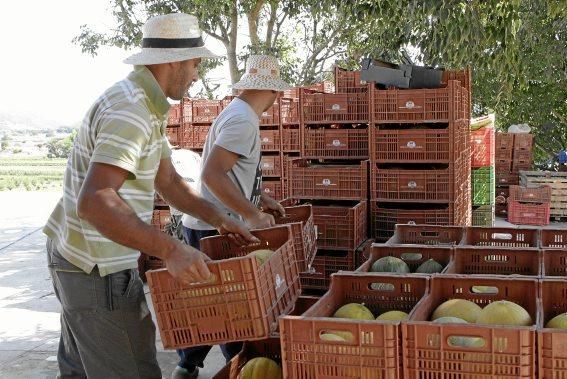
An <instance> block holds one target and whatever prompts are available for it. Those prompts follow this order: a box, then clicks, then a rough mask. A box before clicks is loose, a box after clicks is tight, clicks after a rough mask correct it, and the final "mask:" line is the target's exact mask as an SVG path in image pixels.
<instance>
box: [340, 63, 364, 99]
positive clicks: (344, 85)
mask: <svg viewBox="0 0 567 379" xmlns="http://www.w3.org/2000/svg"><path fill="white" fill-rule="evenodd" d="M334 71H335V91H336V92H337V93H358V92H365V91H366V90H367V88H368V86H367V85H366V84H363V83H362V82H361V81H360V71H358V70H357V71H349V70H345V69H342V68H340V67H338V66H335V69H334Z"/></svg>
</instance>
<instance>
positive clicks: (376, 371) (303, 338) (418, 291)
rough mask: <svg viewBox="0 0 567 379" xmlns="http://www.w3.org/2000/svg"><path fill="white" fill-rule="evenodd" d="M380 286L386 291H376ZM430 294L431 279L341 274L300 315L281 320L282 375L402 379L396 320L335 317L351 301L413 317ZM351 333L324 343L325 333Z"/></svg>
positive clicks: (378, 309) (335, 276) (294, 376)
mask: <svg viewBox="0 0 567 379" xmlns="http://www.w3.org/2000/svg"><path fill="white" fill-rule="evenodd" d="M374 283H380V284H384V285H385V286H387V288H388V289H387V290H374V289H372V288H371V285H372V284H374ZM426 293H427V278H425V277H412V276H401V275H400V276H392V275H391V276H387V275H379V274H359V273H340V274H335V275H333V277H332V283H331V288H330V290H329V291H328V292H327V293H326V294H325V295H324V296H323V297H322V298H321V299H320V300H319V301H318V302H317V303H315V304H314V305H313V306H312V307H311V308H309V310H307V311H306V312H305V313H304V314H303V315H302V316H287V317H282V318H281V319H280V329H281V341H282V360H283V366H284V377H287V378H391V379H395V378H399V377H400V376H401V371H402V355H401V344H402V342H401V341H402V339H401V325H400V322H393V321H362V320H351V319H339V318H333V317H332V315H333V313H334V312H335V311H336V310H337V309H338V308H339V307H340V306H342V305H344V304H347V303H352V302H356V303H364V305H365V306H366V307H368V308H369V309H370V310H371V311H372V312H373V313H375V314H379V313H383V312H386V311H390V310H402V311H405V312H407V313H409V312H410V311H411V310H412V309H413V308H414V307H415V305H416V304H417V303H418V302H419V300H420V299H421V298H422V297H423V296H424V295H425V294H426ZM335 330H337V331H341V332H345V333H351V334H352V336H353V338H352V341H349V342H337V341H323V340H321V337H320V336H321V334H322V333H325V332H327V331H335Z"/></svg>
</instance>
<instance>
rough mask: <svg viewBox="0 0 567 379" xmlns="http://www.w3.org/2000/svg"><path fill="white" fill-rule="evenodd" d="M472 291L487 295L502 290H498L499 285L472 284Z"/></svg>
mask: <svg viewBox="0 0 567 379" xmlns="http://www.w3.org/2000/svg"><path fill="white" fill-rule="evenodd" d="M471 292H472V293H480V294H486V295H496V294H498V292H500V291H499V290H498V287H494V286H472V288H471Z"/></svg>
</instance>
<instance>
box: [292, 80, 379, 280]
mask: <svg viewBox="0 0 567 379" xmlns="http://www.w3.org/2000/svg"><path fill="white" fill-rule="evenodd" d="M337 80H339V78H337ZM335 88H336V92H334V93H333V92H325V91H321V90H318V89H313V88H302V89H301V90H300V109H301V112H300V123H301V125H300V132H301V141H302V146H301V158H298V159H292V160H290V161H289V166H288V170H289V191H290V196H291V197H292V198H293V199H297V200H299V201H301V202H310V203H312V204H313V215H314V221H315V227H316V232H317V248H318V251H317V255H316V257H315V260H314V262H313V264H312V267H311V272H310V273H303V274H301V280H302V289H304V290H326V289H327V288H328V286H329V277H330V274H332V273H334V272H337V271H339V270H354V268H355V264H356V257H355V255H356V250H357V248H358V247H359V246H360V245H361V244H362V243H363V242H364V241H365V240H366V238H367V196H368V190H367V186H368V121H369V114H370V113H369V96H370V92H369V87H368V86H367V85H360V84H359V85H353V86H345V85H344V84H343V83H342V82H340V80H339V81H337V82H336V85H335Z"/></svg>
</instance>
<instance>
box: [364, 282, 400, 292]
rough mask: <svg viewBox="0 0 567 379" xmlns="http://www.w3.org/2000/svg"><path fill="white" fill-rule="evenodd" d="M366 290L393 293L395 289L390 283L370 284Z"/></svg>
mask: <svg viewBox="0 0 567 379" xmlns="http://www.w3.org/2000/svg"><path fill="white" fill-rule="evenodd" d="M368 288H369V289H371V290H373V291H384V292H386V291H387V292H392V291H394V289H395V287H394V285H393V284H392V283H370V284H369V285H368Z"/></svg>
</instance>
